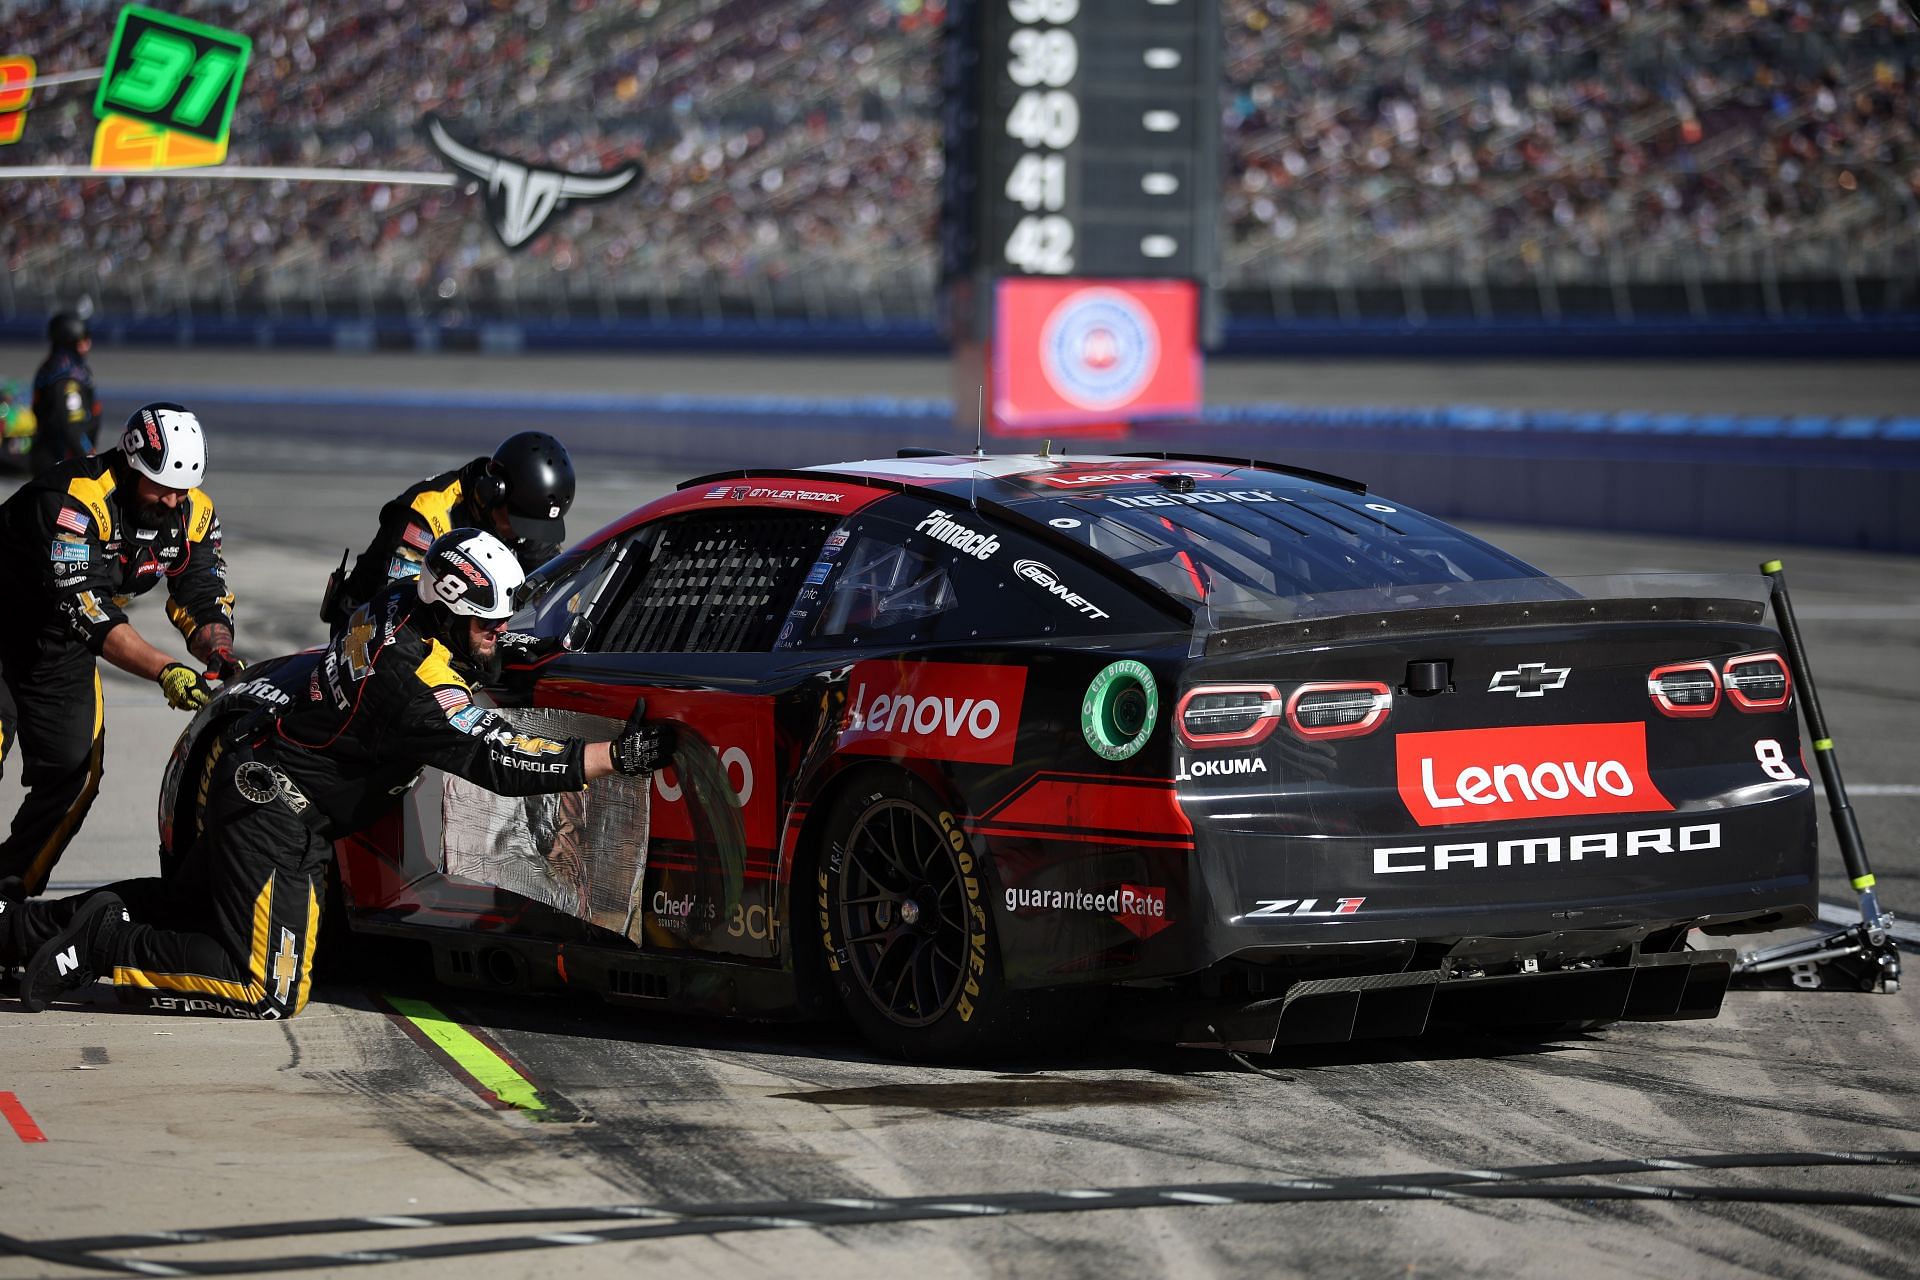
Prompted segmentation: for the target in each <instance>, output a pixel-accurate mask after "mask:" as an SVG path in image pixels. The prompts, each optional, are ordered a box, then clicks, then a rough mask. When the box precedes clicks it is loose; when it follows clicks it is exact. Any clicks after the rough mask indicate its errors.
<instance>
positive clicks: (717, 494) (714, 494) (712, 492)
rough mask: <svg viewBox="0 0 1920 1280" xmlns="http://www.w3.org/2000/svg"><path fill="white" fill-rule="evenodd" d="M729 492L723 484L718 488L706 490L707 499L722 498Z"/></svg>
mask: <svg viewBox="0 0 1920 1280" xmlns="http://www.w3.org/2000/svg"><path fill="white" fill-rule="evenodd" d="M730 492H731V490H730V489H729V488H728V487H727V486H726V485H724V484H723V485H720V486H719V487H718V488H714V489H709V490H707V499H713V498H724V497H726V496H727V494H728V493H730Z"/></svg>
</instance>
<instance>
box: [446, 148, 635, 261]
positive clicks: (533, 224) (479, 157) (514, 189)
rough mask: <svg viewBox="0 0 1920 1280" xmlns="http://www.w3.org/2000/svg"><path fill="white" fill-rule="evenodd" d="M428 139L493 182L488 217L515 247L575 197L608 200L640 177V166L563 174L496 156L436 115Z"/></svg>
mask: <svg viewBox="0 0 1920 1280" xmlns="http://www.w3.org/2000/svg"><path fill="white" fill-rule="evenodd" d="M427 137H428V139H429V140H430V141H431V142H432V143H433V149H434V150H435V151H438V152H439V153H440V158H441V159H442V160H445V161H446V162H447V163H448V164H449V165H451V166H452V167H453V168H455V169H459V170H461V171H462V172H464V173H467V174H470V175H472V176H473V177H475V178H478V179H480V181H482V182H484V183H486V184H487V195H486V199H487V221H488V222H490V223H491V224H492V225H493V233H494V234H495V235H496V236H499V237H500V243H501V244H503V245H505V246H506V247H507V248H509V249H518V248H519V247H520V246H521V245H523V244H525V243H526V242H527V241H529V240H531V239H533V238H534V237H535V236H537V235H539V234H540V231H541V229H542V228H544V227H545V226H546V225H547V223H548V222H549V221H551V220H552V218H553V216H554V215H555V214H556V213H558V212H559V211H560V210H561V208H562V207H563V206H565V205H566V204H567V203H569V202H570V201H581V202H585V201H588V200H604V199H606V198H607V197H608V196H610V195H613V194H614V193H615V192H617V191H620V190H622V189H624V188H625V187H626V186H627V185H628V184H630V183H631V182H633V180H634V179H636V178H638V177H639V176H640V166H639V165H637V164H630V165H628V166H627V167H626V168H624V169H616V170H615V171H614V172H612V173H562V172H561V171H560V170H558V169H539V168H535V167H534V166H532V165H527V164H521V163H520V162H519V161H518V160H509V159H507V158H506V157H504V156H490V155H488V154H487V153H486V152H484V151H477V150H475V149H474V148H472V147H469V146H465V145H463V144H461V143H459V142H456V141H454V139H453V136H452V135H451V134H449V133H448V132H447V131H446V129H445V127H444V126H442V125H441V123H440V122H439V121H438V120H436V119H434V118H433V117H432V116H428V117H427Z"/></svg>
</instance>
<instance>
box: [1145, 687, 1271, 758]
mask: <svg viewBox="0 0 1920 1280" xmlns="http://www.w3.org/2000/svg"><path fill="white" fill-rule="evenodd" d="M1284 706H1285V704H1284V703H1283V702H1282V700H1281V697H1280V690H1278V689H1276V688H1274V687H1273V686H1272V685H1270V684H1207V685H1201V686H1200V687H1198V688H1196V689H1191V690H1188V692H1187V695H1186V696H1185V697H1183V698H1181V699H1180V708H1179V711H1178V712H1177V713H1176V714H1175V716H1174V721H1173V722H1174V724H1175V725H1176V726H1177V728H1178V730H1179V733H1180V740H1181V741H1182V742H1184V743H1186V744H1187V745H1188V746H1190V747H1247V746H1252V745H1254V744H1255V743H1259V742H1265V741H1266V740H1267V739H1268V738H1269V737H1270V736H1271V735H1272V734H1273V731H1274V728H1275V727H1276V726H1277V725H1279V723H1280V716H1281V714H1282V711H1283V708H1284Z"/></svg>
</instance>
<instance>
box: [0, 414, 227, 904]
mask: <svg viewBox="0 0 1920 1280" xmlns="http://www.w3.org/2000/svg"><path fill="white" fill-rule="evenodd" d="M206 469H207V450H206V440H205V437H204V436H203V435H202V433H201V430H200V422H199V420H198V419H197V418H195V417H194V416H193V414H192V413H190V412H188V411H187V410H186V409H185V408H183V407H181V406H180V405H177V404H169V403H154V404H149V405H146V406H144V407H142V408H140V409H137V410H135V411H134V414H133V416H132V417H131V418H128V419H127V427H126V430H125V431H124V432H123V433H122V434H121V437H120V441H119V444H118V446H117V447H116V448H113V449H110V450H108V451H106V452H104V453H99V454H94V455H92V456H90V457H84V458H74V459H71V460H69V461H66V462H62V463H60V464H59V465H58V466H56V467H54V468H53V469H52V470H51V471H48V472H46V473H45V474H44V475H41V476H38V477H36V478H34V479H33V480H30V481H28V482H27V483H26V484H25V485H23V486H21V487H20V488H19V489H18V490H16V491H15V492H14V493H13V495H12V496H11V497H9V498H8V499H7V500H6V502H5V503H4V504H0V599H4V600H5V601H6V607H7V609H8V611H9V612H8V616H7V620H6V625H5V626H4V627H0V768H4V767H5V761H6V757H7V756H8V755H9V754H11V751H12V748H13V746H14V742H15V739H16V738H17V739H18V740H19V747H20V752H21V754H22V755H23V756H24V757H25V759H26V766H25V768H24V769H23V770H22V771H21V780H22V781H23V782H24V783H25V784H26V786H27V795H26V799H24V800H23V801H21V804H20V809H19V812H17V813H16V814H15V815H14V818H13V830H12V833H11V834H10V835H8V836H7V838H6V840H5V841H4V842H0V897H13V898H22V897H31V896H32V895H34V894H36V893H39V892H40V891H41V890H42V889H43V888H45V887H46V883H47V875H48V873H49V872H50V871H52V870H53V866H54V864H55V863H56V862H58V861H59V859H60V855H61V853H62V852H63V851H64V850H65V849H66V847H67V844H68V843H69V842H70V841H71V840H72V839H73V837H74V834H75V833H76V832H77V831H78V830H79V829H80V824H81V822H82V821H83V820H84V819H85V818H86V814H87V809H88V808H89V807H90V806H91V805H92V804H93V797H94V794H95V793H96V792H97V791H98V790H99V786H100V775H101V771H102V767H103V760H104V752H105V747H106V731H105V714H104V712H105V708H104V705H103V704H102V701H101V697H100V675H99V672H98V671H97V670H96V669H95V667H94V660H95V658H96V657H101V658H105V659H106V660H107V661H108V662H111V663H112V664H113V665H114V666H116V667H119V668H120V669H121V670H123V671H127V672H130V673H132V674H133V675H136V676H139V677H141V678H142V679H144V680H152V681H155V682H156V683H158V684H159V686H160V688H161V690H162V691H163V692H164V693H165V694H166V696H167V701H168V702H169V703H170V704H172V705H173V706H174V707H176V708H178V709H180V710H183V711H192V710H195V709H197V708H199V707H201V706H204V705H205V704H206V701H207V699H208V698H209V697H211V696H212V692H213V690H212V688H211V686H210V685H208V683H207V681H206V678H205V677H203V676H202V674H201V673H200V671H199V670H196V669H195V668H193V667H190V666H188V665H186V664H184V663H181V662H178V661H176V660H175V659H173V658H172V657H170V656H169V655H168V654H166V653H164V652H162V651H161V650H159V649H156V648H155V647H154V646H153V645H151V644H149V643H148V642H147V641H146V639H145V638H144V637H143V636H142V635H141V634H140V632H139V631H138V630H136V629H135V628H134V626H133V624H132V623H130V622H128V621H127V615H126V613H125V612H124V610H125V608H126V605H127V602H128V601H129V600H131V599H132V598H133V597H134V596H137V595H140V594H142V593H143V592H146V591H149V590H151V589H152V588H153V587H155V586H157V585H158V584H159V583H161V582H165V583H166V584H167V597H168V601H167V616H168V618H169V619H171V620H172V622H173V625H174V626H175V627H177V628H178V629H179V631H180V634H181V635H182V636H184V637H185V638H186V641H187V650H188V652H189V653H191V654H192V655H193V657H194V658H195V659H197V660H198V662H199V663H200V665H201V666H202V667H204V668H205V669H206V671H207V674H208V675H212V676H216V677H220V678H224V677H226V676H228V675H231V674H232V673H233V672H235V671H237V670H238V669H239V668H240V667H241V666H242V665H243V664H242V663H241V662H240V660H239V659H237V658H235V657H234V656H233V592H232V591H231V590H229V589H228V586H227V569H226V562H225V560H224V559H223V558H222V556H221V551H220V518H219V516H218V515H216V514H215V513H214V509H213V499H211V498H209V497H208V496H207V495H206V492H205V491H204V490H202V489H200V488H199V487H198V486H199V484H200V482H201V479H202V478H203V477H204V476H205V474H206Z"/></svg>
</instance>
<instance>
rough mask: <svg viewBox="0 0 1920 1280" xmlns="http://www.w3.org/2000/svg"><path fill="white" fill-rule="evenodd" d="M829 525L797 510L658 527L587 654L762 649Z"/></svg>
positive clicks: (829, 519) (769, 642)
mask: <svg viewBox="0 0 1920 1280" xmlns="http://www.w3.org/2000/svg"><path fill="white" fill-rule="evenodd" d="M836 523H838V522H837V521H836V520H835V519H834V518H833V517H831V516H816V515H811V514H808V513H806V512H759V513H756V514H754V515H752V516H746V517H738V516H719V517H703V516H696V517H691V518H688V519H684V520H679V521H673V522H670V523H668V524H666V525H664V526H663V527H662V528H661V531H660V537H659V539H658V540H657V541H656V542H655V543H654V545H653V553H652V556H651V559H650V560H649V562H648V563H647V564H646V565H645V566H644V567H643V568H642V569H641V570H640V572H639V580H638V581H637V582H636V583H635V585H634V587H633V589H632V590H631V592H630V593H629V594H628V596H627V599H626V600H625V602H624V603H623V604H622V605H621V607H620V609H619V611H618V612H617V613H616V614H615V615H614V617H613V619H612V621H611V623H610V624H609V625H608V627H607V630H606V634H605V635H604V637H603V638H602V639H601V641H600V643H598V644H597V645H595V646H594V647H595V648H597V649H600V650H602V651H607V652H621V653H743V652H758V651H762V650H770V649H772V648H773V640H774V636H775V635H776V633H777V632H778V631H779V628H780V622H781V620H782V619H783V618H784V617H785V616H786V611H787V606H788V604H789V603H790V602H791V601H792V599H793V596H794V593H795V592H796V591H798V590H799V588H800V581H801V579H802V578H803V577H804V576H805V575H806V572H807V568H808V566H809V565H811V564H812V563H813V562H814V558H815V556H816V555H817V554H818V552H819V550H820V544H821V543H822V542H823V541H825V540H826V536H827V533H828V531H829V530H830V529H832V528H833V526H834V525H835V524H836Z"/></svg>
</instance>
